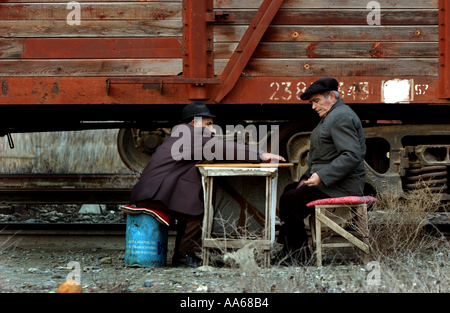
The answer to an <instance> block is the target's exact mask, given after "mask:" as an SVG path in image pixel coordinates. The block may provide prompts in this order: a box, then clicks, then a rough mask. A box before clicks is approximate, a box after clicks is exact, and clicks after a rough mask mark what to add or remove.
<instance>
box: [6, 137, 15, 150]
mask: <svg viewBox="0 0 450 313" xmlns="http://www.w3.org/2000/svg"><path fill="white" fill-rule="evenodd" d="M6 136H7V137H8V144H9V148H11V149H14V141H13V139H12V136H11V133H8V134H6Z"/></svg>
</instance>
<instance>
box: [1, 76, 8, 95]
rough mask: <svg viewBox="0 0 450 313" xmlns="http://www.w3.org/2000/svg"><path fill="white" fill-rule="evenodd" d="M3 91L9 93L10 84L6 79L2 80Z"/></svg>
mask: <svg viewBox="0 0 450 313" xmlns="http://www.w3.org/2000/svg"><path fill="white" fill-rule="evenodd" d="M2 93H3V95H4V96H7V95H8V85H7V84H6V81H5V80H4V79H3V80H2Z"/></svg>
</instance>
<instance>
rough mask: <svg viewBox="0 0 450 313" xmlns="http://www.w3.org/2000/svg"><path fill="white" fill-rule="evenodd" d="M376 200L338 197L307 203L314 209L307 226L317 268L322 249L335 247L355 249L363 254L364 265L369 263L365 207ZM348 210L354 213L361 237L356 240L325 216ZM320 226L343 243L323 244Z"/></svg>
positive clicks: (320, 263) (320, 264)
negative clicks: (338, 236) (330, 231)
mask: <svg viewBox="0 0 450 313" xmlns="http://www.w3.org/2000/svg"><path fill="white" fill-rule="evenodd" d="M376 201H377V199H375V198H373V197H340V198H327V199H320V200H315V201H312V202H310V203H308V204H307V205H306V206H307V207H315V214H311V216H310V218H309V225H310V228H311V237H312V246H313V248H314V249H315V250H316V257H317V266H318V267H320V266H322V249H323V248H336V247H357V248H359V249H360V250H361V251H362V252H363V253H364V263H365V264H367V263H369V252H370V251H369V242H368V237H369V228H368V222H367V205H368V204H371V203H375V202H376ZM337 208H348V209H350V210H352V211H353V212H355V213H356V229H357V232H358V233H359V234H360V235H361V237H362V238H361V239H359V238H357V237H356V236H354V235H353V234H351V233H350V232H348V231H346V230H345V229H344V228H343V227H341V226H340V225H338V224H337V223H336V222H334V221H333V220H332V219H330V218H329V217H328V216H326V215H327V212H329V211H330V210H332V209H337ZM322 224H324V225H325V226H327V227H329V228H330V229H331V230H332V231H334V232H336V233H337V234H339V235H340V236H342V237H343V238H345V239H346V240H345V242H338V243H323V242H322Z"/></svg>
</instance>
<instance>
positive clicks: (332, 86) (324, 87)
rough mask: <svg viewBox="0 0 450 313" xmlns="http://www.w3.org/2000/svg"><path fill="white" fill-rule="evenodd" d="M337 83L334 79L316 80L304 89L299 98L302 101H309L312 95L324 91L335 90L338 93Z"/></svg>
mask: <svg viewBox="0 0 450 313" xmlns="http://www.w3.org/2000/svg"><path fill="white" fill-rule="evenodd" d="M338 86H339V83H338V81H337V80H336V79H334V78H328V77H327V78H321V79H318V80H316V81H315V82H314V83H312V84H311V86H309V87H308V89H306V91H305V92H304V93H302V95H301V96H300V98H301V99H302V100H309V97H311V96H312V95H313V94H316V93H322V92H326V91H331V90H335V91H338Z"/></svg>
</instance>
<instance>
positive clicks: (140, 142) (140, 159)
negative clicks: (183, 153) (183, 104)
mask: <svg viewBox="0 0 450 313" xmlns="http://www.w3.org/2000/svg"><path fill="white" fill-rule="evenodd" d="M170 133H171V129H170V128H158V129H157V130H154V131H143V130H140V129H136V128H123V129H121V130H119V134H118V135H117V148H118V150H119V155H120V158H121V159H122V161H123V163H125V165H126V166H127V167H128V168H129V169H130V170H132V171H135V172H142V170H143V169H144V168H145V166H146V165H147V163H148V161H149V160H150V159H151V157H152V155H153V153H155V151H156V149H157V148H158V147H159V146H160V145H161V144H162V143H163V142H164V141H165V140H166V139H167V138H168V137H170Z"/></svg>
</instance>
